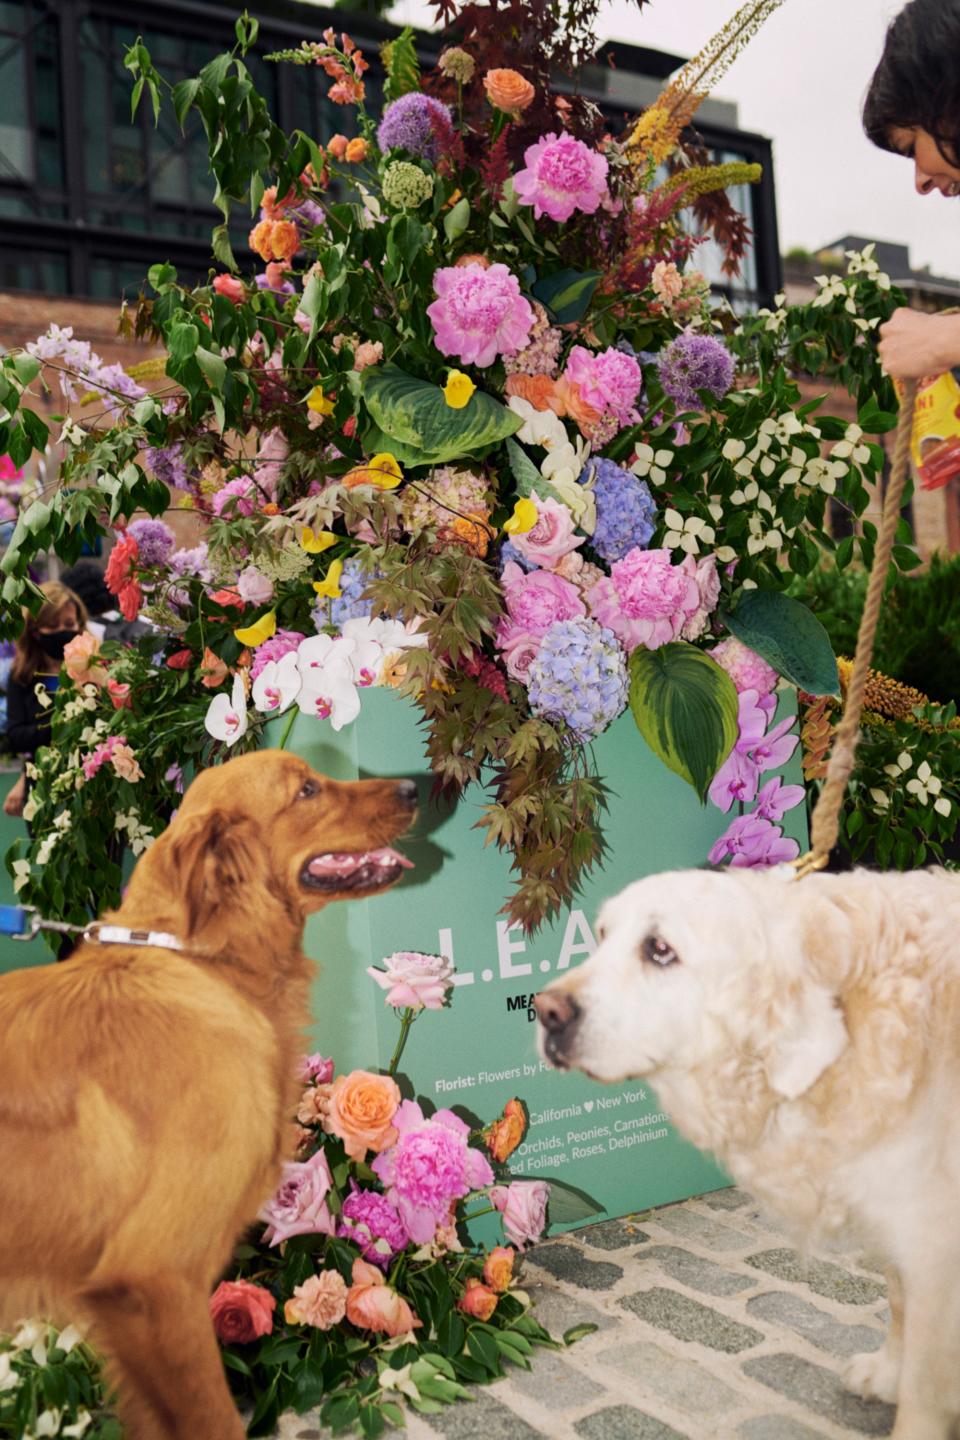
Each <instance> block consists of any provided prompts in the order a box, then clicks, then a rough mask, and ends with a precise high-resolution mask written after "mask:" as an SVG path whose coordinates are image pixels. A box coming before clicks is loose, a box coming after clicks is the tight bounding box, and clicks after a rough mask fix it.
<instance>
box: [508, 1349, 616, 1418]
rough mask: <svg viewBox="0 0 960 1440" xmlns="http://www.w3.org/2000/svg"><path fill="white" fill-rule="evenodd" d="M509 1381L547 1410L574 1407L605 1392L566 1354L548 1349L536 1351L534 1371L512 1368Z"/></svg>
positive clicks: (588, 1401) (585, 1403)
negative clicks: (551, 1352) (553, 1352)
mask: <svg viewBox="0 0 960 1440" xmlns="http://www.w3.org/2000/svg"><path fill="white" fill-rule="evenodd" d="M592 1363H593V1361H592V1358H591V1364H592ZM510 1381H511V1384H512V1386H513V1388H514V1389H515V1390H518V1391H519V1392H520V1393H521V1394H522V1395H526V1396H528V1397H529V1398H530V1399H531V1400H536V1401H538V1402H539V1403H540V1404H541V1405H545V1406H546V1408H547V1409H548V1410H573V1409H575V1408H578V1407H580V1406H582V1405H589V1403H590V1401H591V1400H599V1399H601V1398H602V1397H603V1395H604V1393H605V1392H604V1388H603V1386H602V1385H597V1384H596V1383H595V1382H594V1381H593V1380H588V1379H587V1377H586V1375H582V1374H581V1373H580V1371H579V1370H575V1369H574V1367H573V1366H572V1365H571V1364H570V1362H569V1360H568V1359H567V1358H566V1355H565V1354H561V1355H556V1354H550V1353H548V1352H547V1351H539V1352H538V1353H537V1354H536V1356H535V1357H534V1361H533V1369H532V1370H511V1372H510Z"/></svg>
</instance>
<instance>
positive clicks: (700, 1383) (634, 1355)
mask: <svg viewBox="0 0 960 1440" xmlns="http://www.w3.org/2000/svg"><path fill="white" fill-rule="evenodd" d="M591 1361H592V1363H597V1362H599V1363H600V1364H601V1365H607V1366H609V1367H610V1369H611V1370H617V1371H620V1372H621V1373H622V1374H624V1375H628V1376H629V1377H630V1379H631V1381H632V1382H633V1384H634V1385H642V1386H643V1388H644V1390H652V1391H653V1393H654V1394H655V1395H657V1396H658V1397H659V1398H660V1399H661V1400H666V1401H667V1403H668V1404H670V1405H673V1406H674V1407H675V1408H676V1409H677V1410H686V1411H688V1412H689V1413H690V1414H693V1415H726V1414H728V1413H729V1411H730V1410H732V1409H734V1407H735V1406H737V1405H740V1404H742V1400H741V1397H740V1396H739V1395H737V1394H736V1393H735V1392H734V1391H733V1390H731V1389H730V1387H729V1386H728V1385H724V1384H723V1382H722V1380H718V1379H717V1378H716V1376H714V1375H711V1374H710V1372H709V1370H705V1369H704V1368H703V1366H702V1365H699V1364H698V1363H697V1361H696V1360H692V1359H690V1358H689V1357H688V1356H686V1355H674V1354H671V1353H670V1352H669V1351H667V1350H663V1349H661V1347H660V1346H659V1345H652V1344H648V1343H646V1342H645V1341H641V1342H640V1343H639V1344H636V1343H634V1344H629V1345H623V1344H619V1345H614V1346H612V1347H611V1348H610V1349H609V1350H602V1351H601V1352H600V1354H599V1355H596V1356H593V1357H591Z"/></svg>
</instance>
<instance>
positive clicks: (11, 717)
mask: <svg viewBox="0 0 960 1440" xmlns="http://www.w3.org/2000/svg"><path fill="white" fill-rule="evenodd" d="M36 683H37V682H36V680H31V681H30V683H29V685H21V684H20V682H19V681H17V680H14V678H13V676H11V677H10V683H9V684H8V686H7V744H8V745H9V747H10V749H11V750H12V751H13V752H14V754H16V755H26V756H28V757H29V758H30V759H33V756H34V755H35V754H36V753H37V751H38V750H39V748H40V746H41V745H46V744H47V742H48V741H49V739H50V711H49V710H44V709H43V707H42V706H41V704H40V701H39V700H38V699H37V697H36V695H35V693H34V686H35V685H36Z"/></svg>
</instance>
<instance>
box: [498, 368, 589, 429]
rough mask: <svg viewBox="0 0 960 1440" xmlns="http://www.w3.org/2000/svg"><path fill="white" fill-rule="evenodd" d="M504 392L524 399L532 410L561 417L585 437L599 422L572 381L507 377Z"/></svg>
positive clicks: (531, 376)
mask: <svg viewBox="0 0 960 1440" xmlns="http://www.w3.org/2000/svg"><path fill="white" fill-rule="evenodd" d="M506 391H507V394H508V395H517V396H519V398H520V399H521V400H526V401H527V403H528V404H529V405H532V406H533V408H534V410H552V411H553V413H554V415H558V416H559V417H560V419H561V420H562V419H563V417H564V416H565V415H568V416H569V417H570V419H571V420H572V421H573V422H574V423H575V425H576V426H577V428H578V429H579V431H580V433H581V434H582V435H589V434H590V432H591V430H592V429H593V427H594V426H595V425H596V424H597V423H598V422H599V421H600V420H601V419H602V416H601V414H600V411H599V410H595V409H594V407H593V406H592V405H588V404H587V402H586V400H584V398H583V396H582V395H581V394H580V386H579V385H577V384H576V382H575V381H573V380H564V379H563V378H562V377H561V379H559V380H551V379H550V376H549V375H522V374H518V375H508V376H507V384H506Z"/></svg>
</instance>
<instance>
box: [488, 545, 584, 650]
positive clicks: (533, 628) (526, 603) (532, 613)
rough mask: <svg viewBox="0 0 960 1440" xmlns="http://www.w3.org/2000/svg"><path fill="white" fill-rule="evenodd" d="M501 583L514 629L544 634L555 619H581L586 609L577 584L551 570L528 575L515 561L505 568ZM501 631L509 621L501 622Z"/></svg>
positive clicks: (536, 571) (509, 562)
mask: <svg viewBox="0 0 960 1440" xmlns="http://www.w3.org/2000/svg"><path fill="white" fill-rule="evenodd" d="M500 583H501V584H502V586H503V593H504V598H505V600H506V602H507V611H508V613H509V620H510V622H511V623H512V625H513V626H516V627H518V628H519V629H522V630H529V631H530V632H531V634H534V635H544V634H546V632H547V630H549V628H550V626H551V625H552V624H553V622H554V621H555V620H579V619H580V618H581V616H583V615H585V614H586V613H587V612H586V607H585V606H584V603H583V601H582V600H581V599H580V595H579V593H578V591H577V588H576V586H575V585H571V584H570V582H569V580H564V579H562V578H561V576H559V575H554V574H552V573H551V571H549V570H534V571H533V572H532V574H529V575H528V574H526V573H525V572H524V571H523V570H522V569H521V568H520V566H519V565H518V564H517V563H516V561H515V560H510V561H508V562H507V564H506V565H505V566H504V567H503V575H502V576H501V581H500ZM500 623H501V629H502V628H504V627H505V624H506V623H507V622H504V621H501V622H500Z"/></svg>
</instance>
